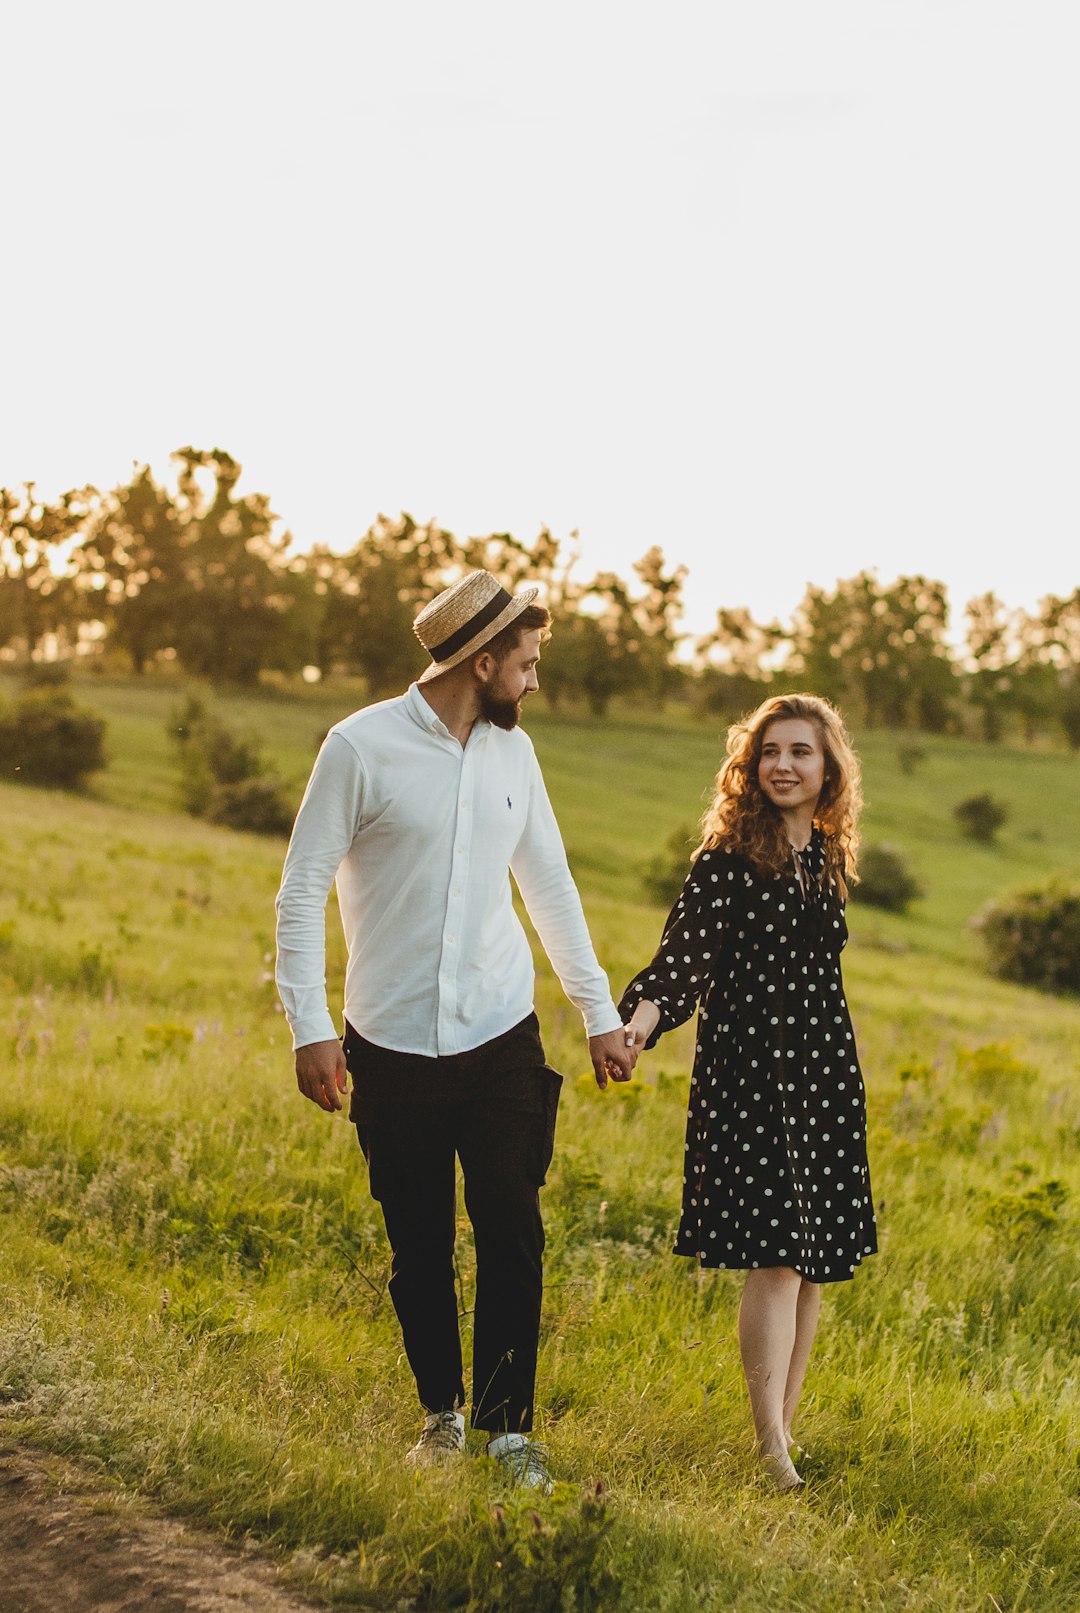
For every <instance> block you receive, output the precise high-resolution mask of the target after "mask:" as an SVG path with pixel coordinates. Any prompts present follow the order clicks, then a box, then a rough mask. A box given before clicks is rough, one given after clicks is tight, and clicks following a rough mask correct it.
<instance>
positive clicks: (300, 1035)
mask: <svg viewBox="0 0 1080 1613" xmlns="http://www.w3.org/2000/svg"><path fill="white" fill-rule="evenodd" d="M292 1033H293V1044H292V1045H293V1050H294V1051H295V1050H296V1048H298V1047H307V1045H308V1043H309V1042H337V1041H340V1037H339V1036H338V1032H337V1027H336V1026H335V1024H334V1021H333V1020H332V1019H331V1018H330V1010H329V1009H328V1008H326V1009H324V1010H323V1012H322V1013H321V1014H305V1015H304V1017H303V1019H298V1020H297V1021H296V1023H295V1025H294V1026H293V1028H292Z"/></svg>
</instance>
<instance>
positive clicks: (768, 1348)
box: [739, 1266, 809, 1489]
mask: <svg viewBox="0 0 1080 1613" xmlns="http://www.w3.org/2000/svg"><path fill="white" fill-rule="evenodd" d="M802 1281H803V1280H802V1278H801V1277H800V1276H799V1274H798V1272H797V1271H792V1270H791V1268H790V1267H789V1266H768V1267H761V1268H759V1269H758V1270H756V1271H751V1272H748V1273H747V1277H746V1286H745V1288H744V1289H743V1297H742V1304H741V1305H740V1306H739V1351H740V1353H741V1355H742V1364H743V1372H744V1374H745V1376H746V1387H747V1389H748V1391H749V1394H750V1411H751V1414H752V1416H753V1419H754V1432H755V1434H756V1435H757V1446H758V1451H759V1452H760V1455H761V1458H762V1460H763V1462H764V1463H765V1465H766V1467H767V1469H768V1471H769V1473H770V1474H771V1476H772V1477H773V1478H774V1479H775V1481H776V1483H777V1484H778V1485H779V1486H780V1488H781V1489H794V1488H795V1487H796V1485H798V1484H800V1483H801V1482H802V1481H801V1479H800V1478H799V1475H798V1473H797V1472H796V1471H795V1468H794V1466H793V1465H792V1461H791V1458H790V1456H789V1455H788V1449H787V1440H786V1435H785V1423H784V1398H785V1394H786V1391H787V1383H788V1374H789V1372H790V1370H791V1365H792V1356H793V1354H794V1351H795V1342H796V1332H797V1312H798V1303H799V1295H800V1292H801V1289H802ZM807 1353H809V1352H807ZM803 1370H804V1371H805V1365H804V1367H803Z"/></svg>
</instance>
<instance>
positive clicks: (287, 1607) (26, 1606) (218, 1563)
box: [0, 1444, 317, 1613]
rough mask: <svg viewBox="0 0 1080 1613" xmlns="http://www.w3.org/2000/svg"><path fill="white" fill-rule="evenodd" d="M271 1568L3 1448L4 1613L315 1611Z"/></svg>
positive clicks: (0, 1593)
mask: <svg viewBox="0 0 1080 1613" xmlns="http://www.w3.org/2000/svg"><path fill="white" fill-rule="evenodd" d="M316 1605H317V1604H316V1603H314V1602H310V1601H306V1600H305V1599H304V1598H303V1597H301V1596H298V1595H297V1594H296V1593H295V1592H294V1591H291V1590H289V1588H288V1587H287V1586H286V1585H285V1584H284V1583H283V1581H282V1579H281V1576H280V1574H279V1573H278V1570H277V1569H276V1568H275V1566H274V1565H273V1563H271V1562H268V1561H267V1560H266V1559H264V1558H260V1557H257V1556H253V1555H250V1554H249V1553H246V1552H244V1551H241V1550H239V1549H237V1548H230V1547H228V1546H225V1545H223V1544H222V1543H221V1541H220V1540H217V1539H215V1538H214V1537H212V1536H208V1535H203V1534H199V1533H198V1532H197V1531H195V1530H194V1529H189V1528H188V1527H187V1526H186V1525H184V1524H181V1523H177V1522H176V1521H175V1520H174V1519H170V1518H161V1517H156V1516H154V1515H152V1514H147V1513H145V1512H143V1511H142V1510H138V1511H136V1510H135V1509H134V1508H133V1507H132V1506H131V1505H130V1504H128V1503H126V1502H124V1500H123V1499H122V1498H121V1497H117V1496H115V1495H114V1494H113V1493H112V1492H109V1491H103V1489H102V1487H101V1485H100V1483H99V1484H96V1485H95V1483H94V1482H93V1480H92V1479H91V1478H90V1477H89V1476H88V1475H87V1474H86V1473H85V1472H80V1470H79V1469H78V1468H77V1467H75V1466H73V1465H72V1464H71V1463H69V1462H63V1461H59V1460H57V1459H55V1458H49V1457H45V1456H39V1455H36V1454H34V1453H31V1452H28V1451H22V1450H19V1449H17V1448H16V1447H14V1446H12V1445H8V1444H0V1609H2V1610H3V1613H309V1610H312V1609H314V1608H315V1607H316Z"/></svg>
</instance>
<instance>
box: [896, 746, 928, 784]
mask: <svg viewBox="0 0 1080 1613" xmlns="http://www.w3.org/2000/svg"><path fill="white" fill-rule="evenodd" d="M896 760H897V761H898V762H899V764H900V771H901V773H903V775H904V777H905V778H910V777H911V775H912V774H913V773H914V772H915V769H916V768H917V767H919V766H921V764H922V763H923V762H925V760H926V752H925V751H924V750H923V748H922V746H921V745H914V744H912V743H911V741H910V740H905V741H904V743H903V744H902V745H897V747H896Z"/></svg>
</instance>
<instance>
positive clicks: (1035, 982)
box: [975, 880, 1080, 992]
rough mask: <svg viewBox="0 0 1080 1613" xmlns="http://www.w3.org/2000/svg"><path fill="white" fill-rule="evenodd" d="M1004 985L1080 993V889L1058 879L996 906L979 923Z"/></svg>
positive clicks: (989, 958) (991, 965)
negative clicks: (1013, 981) (1009, 982)
mask: <svg viewBox="0 0 1080 1613" xmlns="http://www.w3.org/2000/svg"><path fill="white" fill-rule="evenodd" d="M975 927H976V928H977V929H978V930H979V931H980V932H981V934H982V938H983V940H984V942H985V943H986V949H987V967H988V968H989V970H990V972H991V974H995V975H998V976H999V977H1000V978H1001V979H1002V980H1016V981H1019V982H1020V984H1021V985H1025V986H1041V987H1042V989H1043V990H1044V991H1054V992H1080V890H1071V889H1069V888H1068V887H1066V886H1065V885H1063V884H1061V883H1060V882H1059V881H1057V880H1055V881H1053V882H1051V883H1050V884H1049V885H1044V886H1042V887H1040V888H1037V889H1033V890H1023V891H1016V892H1014V893H1013V894H1012V895H1010V896H1003V897H1001V899H1000V900H999V901H996V902H991V903H990V905H989V907H986V908H984V909H983V911H982V913H980V915H979V916H978V918H977V919H976V920H975Z"/></svg>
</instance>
